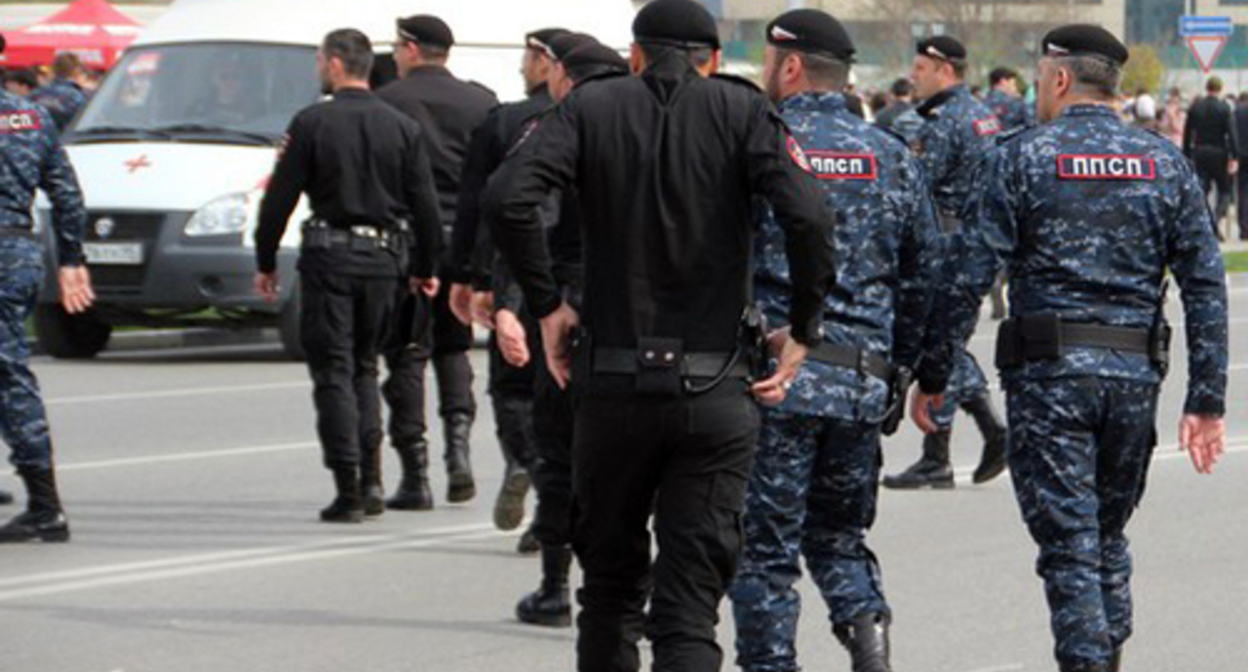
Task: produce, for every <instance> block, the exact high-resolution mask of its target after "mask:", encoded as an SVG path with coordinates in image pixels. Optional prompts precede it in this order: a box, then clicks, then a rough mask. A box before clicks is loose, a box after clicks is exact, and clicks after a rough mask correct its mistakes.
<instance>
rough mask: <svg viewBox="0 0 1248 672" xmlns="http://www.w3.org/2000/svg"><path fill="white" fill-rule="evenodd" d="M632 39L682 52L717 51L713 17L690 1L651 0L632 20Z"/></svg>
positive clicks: (717, 30) (716, 36) (717, 36)
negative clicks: (696, 50)
mask: <svg viewBox="0 0 1248 672" xmlns="http://www.w3.org/2000/svg"><path fill="white" fill-rule="evenodd" d="M633 39H635V40H637V41H638V42H642V43H646V44H661V45H667V46H670V47H679V48H681V49H695V48H699V47H711V48H713V49H719V29H718V28H717V27H716V26H715V17H713V16H711V13H710V12H708V11H706V8H705V7H703V6H702V5H700V4H698V3H696V2H694V1H693V0H654V2H651V3H650V4H648V5H646V6H645V7H642V8H641V11H640V12H637V18H635V19H633Z"/></svg>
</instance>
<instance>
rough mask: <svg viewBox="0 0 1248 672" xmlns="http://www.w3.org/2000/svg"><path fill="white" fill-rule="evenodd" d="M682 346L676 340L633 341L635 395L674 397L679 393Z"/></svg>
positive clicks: (645, 339) (680, 342)
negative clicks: (635, 345) (634, 343)
mask: <svg viewBox="0 0 1248 672" xmlns="http://www.w3.org/2000/svg"><path fill="white" fill-rule="evenodd" d="M684 359H685V352H684V342H683V341H681V339H679V338H639V339H637V377H636V380H635V385H636V388H635V389H636V390H637V393H638V394H644V395H649V396H658V397H676V396H680V393H681V364H682V363H683V362H684Z"/></svg>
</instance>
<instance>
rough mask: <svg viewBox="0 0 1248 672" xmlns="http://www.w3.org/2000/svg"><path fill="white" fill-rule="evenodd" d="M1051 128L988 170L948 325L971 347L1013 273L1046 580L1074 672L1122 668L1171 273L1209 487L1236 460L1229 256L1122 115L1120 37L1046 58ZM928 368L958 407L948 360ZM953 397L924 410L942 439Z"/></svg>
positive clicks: (1060, 654)
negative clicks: (992, 294) (943, 418)
mask: <svg viewBox="0 0 1248 672" xmlns="http://www.w3.org/2000/svg"><path fill="white" fill-rule="evenodd" d="M1041 52H1042V54H1043V56H1042V57H1041V59H1040V64H1039V68H1040V70H1039V72H1040V83H1039V106H1038V110H1039V119H1040V121H1041V122H1044V123H1043V125H1041V126H1039V127H1036V128H1033V129H1030V130H1027V131H1023V132H1021V133H1018V134H1016V135H1014V136H1013V137H1010V138H1008V139H1006V140H1004V141H1003V142H1002V143H1001V145H1000V147H998V148H997V149H996V150H995V151H994V152H992V153H991V154H990V155H989V157H988V158H987V159H986V161H985V165H984V166H983V170H982V172H981V173H980V178H979V180H978V183H979V184H980V185H983V191H982V192H980V193H978V194H976V195H975V196H973V197H972V199H971V202H970V204H969V208H968V211H967V217H966V220H965V222H966V226H967V229H966V234H965V236H964V244H963V245H962V246H961V248H962V249H960V250H959V252H958V253H957V254H955V255H954V258H955V262H956V268H958V269H960V270H959V272H958V273H957V274H956V275H953V276H952V277H951V278H950V283H951V285H952V286H951V287H949V288H947V291H946V292H944V293H943V294H942V297H943V299H942V300H943V301H944V303H943V306H941V304H939V303H938V306H940V307H942V309H940V310H938V311H937V312H936V313H935V314H936V316H937V317H936V325H935V326H934V327H933V328H934V329H935V330H936V331H937V333H938V334H942V336H941V338H940V340H942V341H944V342H946V343H948V342H949V341H950V340H951V339H952V340H954V341H956V340H957V338H959V336H960V332H963V331H966V330H969V329H970V328H971V325H972V323H973V322H974V320H975V312H976V308H977V306H978V305H979V300H980V299H981V297H982V296H983V294H984V292H985V291H987V289H988V287H989V285H990V284H991V283H992V279H993V277H994V275H995V274H996V272H997V270H998V269H1001V268H1005V269H1007V272H1008V273H1009V276H1010V293H1011V298H1012V299H1013V301H1011V303H1010V312H1011V319H1010V320H1008V321H1007V322H1006V323H1004V324H1003V326H1002V329H1001V334H1000V338H999V340H998V350H997V361H998V364H999V365H1000V367H1001V374H1002V381H1003V382H1004V385H1005V389H1006V393H1007V395H1008V396H1009V422H1010V441H1011V442H1010V454H1009V461H1010V473H1011V476H1012V478H1013V481H1014V489H1015V494H1016V496H1017V498H1018V503H1019V507H1020V508H1021V509H1022V513H1023V518H1024V520H1025V521H1026V523H1027V527H1028V529H1029V531H1030V532H1031V535H1032V537H1033V538H1034V539H1035V541H1036V543H1037V544H1038V545H1039V547H1040V554H1039V561H1038V563H1037V571H1038V573H1039V575H1040V576H1041V577H1042V578H1043V579H1044V584H1045V592H1046V594H1047V597H1048V603H1049V608H1050V610H1051V612H1052V629H1053V635H1054V637H1055V639H1056V657H1057V660H1058V662H1059V664H1060V666H1061V669H1062V670H1063V672H1074V671H1080V672H1104V671H1106V670H1114V671H1116V670H1118V669H1119V665H1120V657H1121V653H1122V646H1123V642H1125V641H1126V640H1127V638H1128V637H1129V636H1130V634H1131V590H1130V584H1129V579H1130V575H1131V559H1130V555H1129V554H1128V552H1127V539H1126V537H1125V536H1123V529H1124V527H1125V526H1126V524H1127V521H1128V519H1129V518H1130V516H1131V513H1132V511H1134V509H1135V508H1136V506H1137V505H1138V504H1139V501H1140V496H1141V495H1142V494H1143V491H1144V480H1145V474H1146V472H1147V470H1148V463H1149V459H1150V456H1151V455H1152V452H1153V448H1154V445H1155V443H1156V431H1155V430H1154V424H1155V421H1156V414H1157V395H1158V388H1159V386H1160V383H1161V379H1162V377H1163V375H1164V373H1165V362H1166V352H1167V347H1168V338H1169V334H1168V327H1166V326H1165V324H1164V316H1163V314H1162V304H1163V302H1164V301H1165V296H1164V294H1165V289H1164V288H1165V282H1166V281H1165V275H1166V271H1167V270H1169V272H1170V273H1171V274H1172V275H1173V276H1174V277H1175V279H1176V280H1178V283H1179V286H1180V287H1181V288H1182V292H1181V295H1182V298H1183V308H1184V313H1185V317H1186V323H1185V327H1186V331H1187V343H1188V376H1189V382H1188V392H1187V399H1186V401H1185V403H1184V407H1183V414H1184V415H1183V417H1182V420H1181V422H1180V427H1179V436H1180V444H1181V445H1182V446H1183V447H1184V448H1186V449H1187V450H1188V451H1189V452H1190V453H1191V458H1192V461H1193V463H1194V465H1195V466H1196V469H1197V471H1198V472H1200V473H1209V472H1210V471H1211V469H1212V467H1213V464H1214V462H1216V460H1217V458H1218V456H1219V455H1220V454H1221V453H1222V450H1223V441H1224V434H1225V424H1224V422H1223V420H1222V414H1223V412H1224V405H1225V392H1226V375H1227V315H1226V311H1227V303H1226V301H1227V298H1226V286H1225V277H1224V275H1223V273H1224V271H1223V267H1222V258H1221V256H1220V254H1219V252H1218V245H1217V241H1216V240H1215V239H1214V236H1213V232H1212V230H1211V229H1210V226H1209V211H1208V206H1207V205H1206V204H1205V201H1204V197H1203V196H1202V194H1201V190H1200V186H1199V184H1198V183H1197V181H1196V177H1195V175H1194V174H1193V172H1192V169H1191V167H1190V166H1189V165H1188V163H1187V161H1186V160H1185V159H1184V157H1183V156H1182V154H1181V153H1180V152H1179V150H1178V148H1176V147H1174V146H1173V145H1172V144H1171V143H1170V142H1169V141H1167V140H1166V139H1165V138H1162V137H1161V136H1158V135H1155V134H1152V133H1149V132H1147V131H1143V130H1140V129H1136V128H1132V127H1130V126H1129V125H1127V124H1125V123H1124V122H1122V121H1121V120H1120V119H1119V118H1118V116H1117V114H1116V113H1115V111H1114V107H1113V105H1114V100H1115V97H1116V91H1117V86H1118V82H1119V80H1120V77H1121V73H1122V66H1123V64H1124V63H1126V61H1127V49H1126V47H1124V46H1123V45H1122V43H1121V42H1119V41H1118V39H1117V38H1115V37H1114V36H1113V35H1111V34H1110V33H1109V32H1107V31H1105V30H1104V29H1102V28H1099V27H1095V26H1086V25H1073V26H1065V27H1062V28H1058V29H1056V30H1054V31H1052V32H1051V33H1049V34H1048V35H1046V36H1045V38H1044V40H1043V42H1042V43H1041ZM942 352H943V356H942V357H940V358H937V359H935V360H933V362H934V363H935V362H939V363H940V366H937V367H934V368H931V369H928V368H927V367H926V366H925V367H924V371H923V372H922V374H921V376H920V384H921V386H922V390H923V391H924V392H925V393H933V392H938V391H939V390H940V387H941V383H942V382H943V378H944V376H945V375H946V372H947V369H948V350H947V349H946V350H943V351H942ZM932 400H933V397H932V396H931V395H929V394H918V395H916V397H915V400H914V407H915V410H916V413H915V419H916V421H917V422H918V424H919V425H920V427H922V428H923V429H924V430H925V431H932V430H933V429H934V426H933V424H932V422H931V418H930V417H929V415H928V413H927V407H928V404H929V403H930V402H931V401H932Z"/></svg>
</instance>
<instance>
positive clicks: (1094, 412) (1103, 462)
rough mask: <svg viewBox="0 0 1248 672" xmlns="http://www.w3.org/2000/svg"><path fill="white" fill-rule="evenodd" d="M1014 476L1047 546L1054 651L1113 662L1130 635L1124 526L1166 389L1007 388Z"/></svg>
mask: <svg viewBox="0 0 1248 672" xmlns="http://www.w3.org/2000/svg"><path fill="white" fill-rule="evenodd" d="M1007 392H1008V397H1009V425H1010V454H1009V463H1010V475H1011V477H1012V478H1013V480H1014V492H1015V496H1016V497H1017V499H1018V504H1019V507H1020V508H1021V509H1022V514H1023V520H1024V521H1025V522H1026V523H1027V529H1028V530H1029V531H1030V532H1031V536H1032V538H1033V539H1035V541H1036V543H1037V544H1038V545H1039V547H1040V554H1039V559H1038V560H1037V562H1036V573H1037V574H1039V575H1040V577H1041V578H1042V579H1044V588H1045V594H1046V597H1047V598H1048V603H1049V611H1050V613H1051V616H1052V622H1051V626H1052V630H1053V637H1054V639H1055V641H1056V647H1055V652H1054V653H1055V656H1056V657H1057V660H1058V662H1059V663H1060V664H1061V665H1062V667H1063V669H1068V668H1069V669H1079V668H1080V667H1083V666H1089V665H1105V664H1107V663H1108V662H1109V659H1110V656H1111V655H1112V654H1113V651H1114V649H1116V648H1118V647H1120V646H1122V643H1123V642H1124V641H1126V639H1127V638H1128V637H1129V636H1130V635H1131V588H1130V579H1131V555H1130V554H1129V553H1128V551H1127V538H1126V536H1124V534H1123V530H1124V528H1125V527H1126V525H1127V521H1128V520H1129V519H1130V518H1131V514H1132V512H1134V511H1135V507H1136V506H1137V505H1138V504H1139V501H1140V497H1141V496H1142V495H1143V494H1144V483H1145V477H1146V475H1147V473H1148V465H1149V462H1150V460H1151V458H1152V454H1153V447H1154V445H1155V444H1156V438H1157V436H1156V431H1155V429H1154V423H1155V421H1156V414H1157V392H1158V386H1157V385H1153V384H1149V383H1137V382H1133V381H1125V380H1113V379H1108V378H1096V377H1085V378H1061V379H1050V380H1017V381H1011V382H1010V383H1009V385H1008V386H1007Z"/></svg>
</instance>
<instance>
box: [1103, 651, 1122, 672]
mask: <svg viewBox="0 0 1248 672" xmlns="http://www.w3.org/2000/svg"><path fill="white" fill-rule="evenodd" d="M1121 670H1122V647H1121V646H1120V647H1118V648H1116V649H1114V656H1113V657H1112V658H1110V659H1109V667H1108V668H1106V672H1121Z"/></svg>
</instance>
